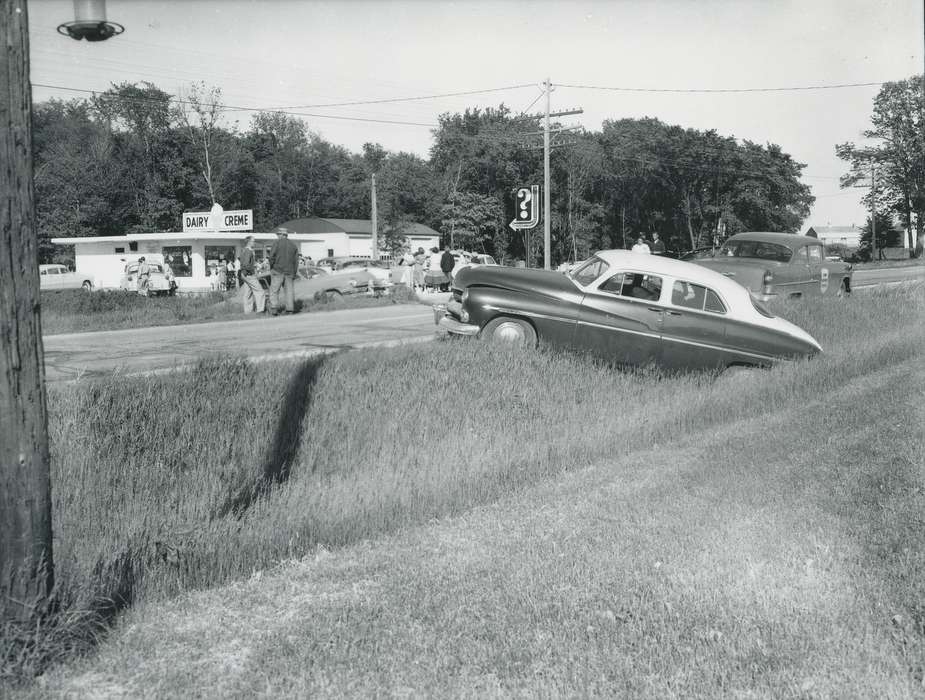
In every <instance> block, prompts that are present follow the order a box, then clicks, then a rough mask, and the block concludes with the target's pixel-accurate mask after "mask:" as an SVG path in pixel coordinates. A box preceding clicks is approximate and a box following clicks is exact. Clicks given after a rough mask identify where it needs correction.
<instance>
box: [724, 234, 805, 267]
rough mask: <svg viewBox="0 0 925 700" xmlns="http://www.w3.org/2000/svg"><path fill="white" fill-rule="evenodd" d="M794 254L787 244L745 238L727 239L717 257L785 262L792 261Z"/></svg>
mask: <svg viewBox="0 0 925 700" xmlns="http://www.w3.org/2000/svg"><path fill="white" fill-rule="evenodd" d="M792 255H793V251H792V250H790V248H788V247H787V246H785V245H780V244H779V243H768V242H767V241H750V240H748V239H744V240H737V241H736V240H730V241H726V245H724V246H723V247H722V248H721V249H720V251H719V253H718V254H717V257H720V258H722V257H730V258H758V259H760V260H771V261H772V262H782V263H785V262H790V258H791V256H792Z"/></svg>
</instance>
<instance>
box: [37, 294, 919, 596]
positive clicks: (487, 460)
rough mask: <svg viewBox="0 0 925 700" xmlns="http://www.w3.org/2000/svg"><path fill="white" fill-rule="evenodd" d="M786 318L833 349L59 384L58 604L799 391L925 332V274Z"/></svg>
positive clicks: (223, 569)
mask: <svg viewBox="0 0 925 700" xmlns="http://www.w3.org/2000/svg"><path fill="white" fill-rule="evenodd" d="M778 311H780V312H781V313H782V315H785V316H787V317H789V318H791V319H792V320H794V321H796V322H797V323H799V324H800V325H802V326H803V327H805V328H806V329H807V330H809V331H810V332H811V333H813V334H814V335H815V336H816V337H817V339H819V340H820V341H821V343H822V344H823V346H824V347H825V349H826V353H825V354H824V355H823V356H821V357H819V358H817V359H815V360H813V361H805V362H797V363H793V364H788V365H785V366H780V367H777V368H774V369H772V370H768V371H760V372H755V373H753V374H752V375H750V376H747V377H745V378H742V377H722V376H721V377H715V376H713V375H707V374H695V375H675V376H666V375H660V374H658V373H652V372H637V373H626V372H619V371H616V370H614V369H613V368H611V367H609V366H607V365H604V364H600V363H597V362H593V361H589V360H587V359H585V358H583V357H580V356H576V355H570V354H558V353H550V352H518V351H514V350H509V349H504V348H494V347H490V346H486V345H483V344H480V343H478V342H439V343H435V344H433V345H427V346H419V345H416V346H409V347H401V348H391V349H381V350H372V351H364V352H355V353H349V354H342V355H336V356H327V357H324V358H320V359H313V360H310V361H305V362H287V363H275V364H274V363H262V364H259V365H253V364H250V363H248V362H247V361H245V360H243V359H240V358H234V357H229V358H225V359H222V360H213V361H209V362H206V363H202V364H200V365H199V366H197V367H196V368H195V369H194V370H192V371H191V372H189V373H177V374H171V375H161V376H156V377H145V378H132V379H129V378H124V377H112V378H109V379H105V380H92V381H87V382H83V381H81V382H76V383H73V384H69V385H61V386H53V387H50V389H49V406H50V410H51V414H50V420H49V425H50V432H51V444H52V469H53V497H54V523H55V538H56V539H55V556H56V566H57V580H58V583H59V587H60V588H59V595H60V598H61V600H62V601H63V603H64V606H65V607H66V608H68V609H72V610H84V609H94V608H100V607H102V608H104V609H111V608H112V607H118V606H120V605H127V604H131V603H133V602H135V601H138V600H152V599H158V598H162V597H165V596H171V595H173V594H175V593H176V592H178V591H181V590H187V589H191V588H200V587H209V586H213V585H216V584H219V583H222V582H225V581H229V580H232V579H235V578H239V577H242V576H247V575H249V574H250V573H251V572H253V571H254V570H255V569H261V568H264V567H267V566H270V565H272V564H274V563H275V562H278V561H280V560H283V559H287V558H290V557H298V556H301V555H303V554H305V553H307V552H309V551H311V550H313V549H314V548H316V547H318V546H325V547H336V546H340V545H345V544H348V543H351V542H355V541H357V540H360V539H363V538H370V537H375V536H376V535H378V534H380V533H383V532H388V531H391V530H394V529H396V528H399V527H401V526H403V525H406V524H411V523H419V522H426V521H428V520H430V519H432V518H440V517H443V516H446V515H450V514H454V513H458V512H460V511H462V510H465V509H467V508H469V507H471V506H472V505H475V504H479V503H486V502H490V501H493V500H495V499H498V498H500V497H503V496H504V495H507V494H510V493H512V492H516V491H518V490H520V489H523V488H525V487H527V486H528V485H530V484H533V483H536V482H537V481H539V480H541V479H543V478H546V477H548V476H550V475H555V474H558V473H560V472H562V471H566V470H572V469H576V468H580V467H582V466H584V465H588V464H591V463H594V462H595V461H598V460H600V459H602V458H608V457H612V456H613V455H615V454H625V453H629V452H632V451H634V450H638V449H642V448H650V447H651V446H653V445H670V444H672V443H673V442H676V441H678V440H681V439H686V438H688V437H689V436H690V435H691V434H696V433H697V432H698V431H702V430H706V429H710V428H715V427H717V426H722V425H725V424H727V423H731V422H734V421H736V420H739V419H742V418H748V417H756V416H757V417H760V416H763V415H772V414H773V413H774V412H776V411H779V410H780V409H781V408H784V407H788V406H791V405H793V404H795V403H798V404H805V405H807V406H811V405H812V404H813V402H814V401H817V400H818V398H819V397H820V396H824V395H826V394H827V393H829V392H832V391H835V390H837V389H838V387H840V386H842V385H843V384H845V383H846V382H848V381H849V380H851V379H853V378H857V377H862V376H865V375H868V374H871V373H874V372H876V371H877V370H878V368H880V367H882V366H884V365H890V364H894V363H898V362H901V361H904V360H906V359H907V358H909V357H910V356H913V355H914V354H916V353H920V352H921V347H922V344H923V342H925V323H923V321H925V301H923V294H922V287H921V286H909V287H903V288H898V289H892V290H890V291H886V292H875V293H868V294H856V295H855V296H854V297H853V298H851V299H849V300H840V299H832V300H823V301H822V302H820V303H818V304H812V305H811V304H801V303H795V302H794V303H789V304H782V305H780V306H779V307H778ZM101 601H103V602H105V603H107V604H108V605H109V606H110V608H106V605H102V606H101Z"/></svg>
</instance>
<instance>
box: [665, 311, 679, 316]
mask: <svg viewBox="0 0 925 700" xmlns="http://www.w3.org/2000/svg"><path fill="white" fill-rule="evenodd" d="M665 313H667V314H668V315H669V316H680V315H681V312H680V311H670V310H668V311H666V312H665Z"/></svg>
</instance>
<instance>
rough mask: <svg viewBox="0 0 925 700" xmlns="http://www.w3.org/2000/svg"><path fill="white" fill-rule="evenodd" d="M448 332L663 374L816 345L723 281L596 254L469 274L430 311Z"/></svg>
mask: <svg viewBox="0 0 925 700" xmlns="http://www.w3.org/2000/svg"><path fill="white" fill-rule="evenodd" d="M434 316H435V321H436V323H437V325H438V326H439V327H440V328H442V329H444V330H445V331H447V332H449V333H450V334H452V335H461V336H477V337H480V338H483V339H486V340H488V341H497V342H508V343H514V344H521V345H526V346H534V345H536V344H537V343H538V342H539V343H543V344H546V345H548V346H552V347H558V348H566V349H572V350H577V351H580V352H587V353H591V354H594V355H596V356H598V357H601V358H603V359H605V360H608V361H611V362H614V363H615V364H620V365H630V366H646V365H649V364H654V365H659V366H662V367H665V368H668V369H723V368H726V367H730V366H736V365H743V366H769V365H773V364H775V363H777V362H779V361H781V360H784V359H791V358H804V357H811V356H813V355H816V354H817V353H819V352H821V350H822V347H821V346H820V345H819V343H818V342H817V341H816V340H815V339H814V338H813V337H812V336H811V335H810V334H809V333H807V332H806V331H805V330H803V329H802V328H800V327H799V326H796V325H795V324H793V323H790V322H789V321H786V320H784V319H782V318H778V317H776V316H775V315H774V314H773V313H771V312H770V311H769V310H768V309H767V308H766V307H765V306H764V304H762V303H761V302H760V301H759V300H757V299H756V298H755V297H754V296H753V295H752V294H750V293H749V291H748V290H747V289H745V287H743V286H742V285H740V284H738V283H737V282H735V281H733V280H731V279H730V278H728V277H726V276H725V275H723V274H721V273H719V272H715V271H713V270H709V269H707V268H704V267H701V266H699V265H695V264H693V263H687V262H682V261H680V260H672V259H670V258H665V257H662V256H657V255H644V254H639V253H632V252H630V251H625V250H605V251H600V252H598V253H596V254H595V255H593V256H592V257H591V258H589V259H588V260H587V261H586V262H585V263H584V264H583V265H581V266H580V267H578V268H576V269H575V270H574V271H571V272H568V273H566V274H562V273H561V272H554V271H546V270H534V269H526V268H506V267H489V266H484V267H475V268H470V269H467V270H462V271H461V272H460V273H459V274H458V275H457V276H456V279H455V280H454V283H453V296H452V298H451V300H450V301H449V302H448V303H447V304H445V305H442V304H441V305H435V306H434Z"/></svg>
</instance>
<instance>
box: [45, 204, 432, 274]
mask: <svg viewBox="0 0 925 700" xmlns="http://www.w3.org/2000/svg"><path fill="white" fill-rule="evenodd" d="M281 226H283V227H285V228H286V229H288V230H289V240H291V241H293V242H294V243H295V244H296V245H297V246H298V247H299V252H300V253H301V254H302V255H304V256H307V257H311V258H312V259H313V260H319V259H321V258H324V257H334V256H357V257H366V258H368V257H371V256H372V245H371V243H372V240H371V239H372V235H371V231H372V222H370V221H369V220H363V219H293V220H292V221H287V222H285V223H283V224H281ZM249 235H252V236H253V237H254V241H255V243H254V250H255V252H256V254H257V258H258V259H262V258H263V257H264V256H265V255H266V254H267V253H268V252H269V250H270V246H271V245H272V244H273V242H274V241H275V240H276V234H275V233H249V232H246V231H198V232H191V233H173V232H166V233H133V234H126V235H124V236H84V237H80V238H53V239H51V242H52V243H55V244H57V245H73V246H74V266H75V269H76V271H77V272H78V273H79V274H80V275H82V276H84V277H85V278H87V279H91V280H93V285H94V287H95V288H97V289H107V288H115V287H118V286H119V277H120V276H121V274H122V271H123V269H124V267H125V265H126V263H128V262H134V261H135V260H137V259H138V258H139V257H140V256H142V255H162V256H163V258H164V260H165V261H166V262H167V263H169V264H170V267H171V269H172V270H173V273H174V275H175V277H176V280H177V286H178V288H179V289H180V290H181V291H200V290H206V289H209V288H211V287H212V284H211V282H212V279H211V278H212V275H213V274H214V270H215V268H216V266H217V265H219V264H220V263H222V262H226V261H228V260H233V259H235V258H237V257H238V256H239V255H240V254H241V249H242V248H243V247H244V239H245V238H246V237H247V236H249ZM380 241H381V239H380ZM406 241H407V244H408V245H409V246H411V247H412V248H413V249H414V250H417V248H418V247H423V248H425V249H428V250H429V249H430V248H431V247H434V246H437V245H439V241H440V234H439V233H437V232H436V231H434V230H433V229H431V228H428V227H427V226H423V225H421V224H410V225H409V226H408V233H407V235H406ZM380 257H382V256H380ZM386 257H388V256H386Z"/></svg>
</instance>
